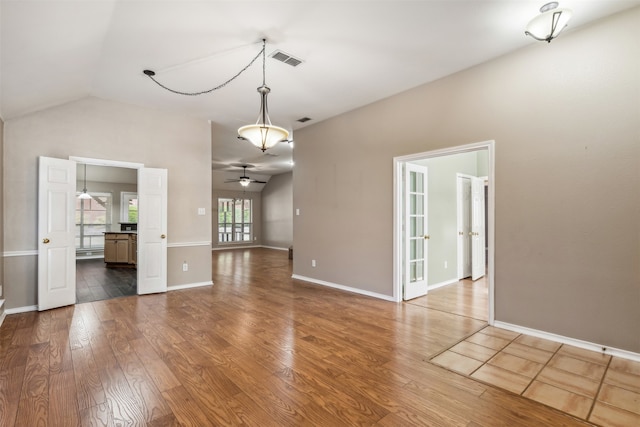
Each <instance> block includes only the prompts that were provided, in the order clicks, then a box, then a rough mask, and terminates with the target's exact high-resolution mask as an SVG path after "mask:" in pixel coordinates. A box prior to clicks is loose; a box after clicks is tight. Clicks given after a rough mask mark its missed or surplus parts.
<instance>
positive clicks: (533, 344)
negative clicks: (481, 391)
mask: <svg viewBox="0 0 640 427" xmlns="http://www.w3.org/2000/svg"><path fill="white" fill-rule="evenodd" d="M431 362H432V363H435V364H437V365H440V366H442V367H445V368H447V369H450V370H452V371H456V372H459V373H461V374H464V375H467V376H469V377H471V378H475V379H477V380H480V381H482V382H485V383H488V384H492V385H495V386H497V387H500V388H503V389H506V390H510V391H512V392H513V393H516V394H519V395H522V396H524V397H527V398H529V399H532V400H535V401H538V402H541V403H543V404H545V405H548V406H551V407H553V408H556V409H559V410H561V411H563V412H567V413H569V414H572V415H574V416H575V417H578V418H581V419H583V420H587V421H589V422H592V423H594V424H597V425H601V426H607V427H609V426H625V427H629V426H640V362H634V361H630V360H626V359H621V358H618V357H612V356H608V355H604V354H601V353H598V352H594V351H589V350H583V349H580V348H577V347H572V346H569V345H566V344H559V343H556V342H553V341H548V340H544V339H540V338H535V337H532V336H528V335H522V334H519V333H516V332H512V331H508V330H505V329H498V328H494V327H491V326H487V327H486V328H484V329H482V330H481V331H479V332H477V333H475V334H473V335H471V336H470V337H468V338H467V339H465V340H464V341H461V342H459V343H458V344H456V345H454V346H453V347H451V348H450V349H448V350H446V351H445V352H443V353H440V354H439V355H437V356H435V357H434V358H432V359H431Z"/></svg>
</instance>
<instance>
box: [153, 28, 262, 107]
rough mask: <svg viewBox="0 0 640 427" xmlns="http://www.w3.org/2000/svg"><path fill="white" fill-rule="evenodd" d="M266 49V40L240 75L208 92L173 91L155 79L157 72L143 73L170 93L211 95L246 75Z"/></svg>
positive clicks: (239, 72)
mask: <svg viewBox="0 0 640 427" xmlns="http://www.w3.org/2000/svg"><path fill="white" fill-rule="evenodd" d="M265 49H266V47H265V44H264V40H263V44H262V49H261V50H260V52H258V54H257V55H256V56H255V57H254V58H253V59H252V60H251V62H249V63H248V64H247V65H246V66H245V67H244V68H243V69H242V70H240V71H238V73H237V74H236V75H234V76H233V77H231V78H230V79H229V80H227V81H226V82H224V83H222V84H220V85H218V86H216V87H213V88H211V89H207V90H203V91H200V92H183V91H179V90H175V89H171V88H169V87H167V86H165V85H164V84H162V83H160V82H159V81H158V80H156V79H155V77H154V76H155V75H156V73H155V71H153V70H143V71H142V72H143V73H144V74H145V75H146V76H147V77H149V78H150V79H151V80H153V81H154V83H155V84H157V85H158V86H160V87H161V88H163V89H165V90H168V91H169V92H173V93H175V94H177V95H187V96H198V95H204V94H206V93H211V92H213V91H215V90H218V89H222V88H223V87H225V86H226V85H228V84H229V83H231V82H232V81H234V80H235V79H237V78H238V77H239V76H240V74H242V73H244V72H245V71H246V70H247V69H248V68H249V67H251V66H252V65H253V63H254V62H256V60H257V59H258V58H260V56H261V55H263V54H264V52H265ZM263 68H264V60H263ZM263 73H264V71H263ZM263 79H264V78H263Z"/></svg>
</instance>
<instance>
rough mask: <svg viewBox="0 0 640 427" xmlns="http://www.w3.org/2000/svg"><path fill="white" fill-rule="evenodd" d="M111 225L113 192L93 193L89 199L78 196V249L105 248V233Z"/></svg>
mask: <svg viewBox="0 0 640 427" xmlns="http://www.w3.org/2000/svg"><path fill="white" fill-rule="evenodd" d="M77 194H80V193H77ZM110 225H111V193H91V199H87V200H84V199H78V198H76V249H77V250H80V251H88V250H91V249H103V248H104V234H103V233H104V232H105V231H108V229H109V226H110Z"/></svg>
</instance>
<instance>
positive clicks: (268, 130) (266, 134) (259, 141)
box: [142, 39, 302, 185]
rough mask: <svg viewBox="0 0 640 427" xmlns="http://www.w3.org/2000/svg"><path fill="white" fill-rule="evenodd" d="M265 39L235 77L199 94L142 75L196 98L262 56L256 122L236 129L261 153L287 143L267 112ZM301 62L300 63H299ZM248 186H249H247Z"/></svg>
mask: <svg viewBox="0 0 640 427" xmlns="http://www.w3.org/2000/svg"><path fill="white" fill-rule="evenodd" d="M266 42H267V41H266V39H262V50H261V51H260V52H259V53H258V55H256V56H255V57H254V58H253V59H252V60H251V62H249V64H247V65H246V66H245V67H244V68H243V69H242V70H240V71H239V72H238V73H237V74H236V75H235V76H233V77H231V78H230V79H229V80H227V81H226V82H224V83H222V84H220V85H218V86H216V87H214V88H211V89H208V90H203V91H200V92H182V91H179V90H175V89H171V88H169V87H167V86H165V85H163V84H162V83H160V82H159V81H158V80H156V78H155V75H156V73H155V71H153V70H143V71H142V73H143V74H144V75H146V76H147V77H149V78H150V79H151V80H153V81H154V82H155V83H156V84H157V85H158V86H160V87H161V88H163V89H166V90H168V91H169V92H172V93H175V94H178V95H187V96H197V95H203V94H205V93H210V92H213V91H214V90H218V89H221V88H223V87H225V86H226V85H227V84H228V83H231V82H232V81H233V80H235V79H236V77H238V76H239V75H240V74H242V73H243V72H244V71H245V70H246V69H247V68H249V67H250V66H251V65H252V64H253V63H254V62H255V61H256V60H257V59H258V58H259V57H260V55H262V86H260V87H259V88H258V93H259V94H260V113H259V114H258V121H257V122H256V123H255V124H253V125H246V126H242V127H240V128H239V129H238V138H239V139H242V140H246V141H249V142H250V143H252V144H253V145H255V146H256V147H258V148H259V149H261V150H262V151H263V152H264V151H266V150H268V149H269V148H271V147H273V146H274V145H276V144H277V143H279V142H285V141H286V142H289V140H288V138H289V131H287V130H286V129H284V128H282V127H280V126H274V125H272V124H271V119H270V118H269V110H268V108H267V95H268V94H269V92H271V89H269V88H268V87H267V84H266V78H265V77H266V51H267V46H266ZM300 62H302V61H300ZM247 185H249V184H247Z"/></svg>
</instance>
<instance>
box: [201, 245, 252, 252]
mask: <svg viewBox="0 0 640 427" xmlns="http://www.w3.org/2000/svg"><path fill="white" fill-rule="evenodd" d="M261 247H262V246H260V245H247V246H216V247H213V248H211V250H212V251H226V250H227V249H251V248H261Z"/></svg>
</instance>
